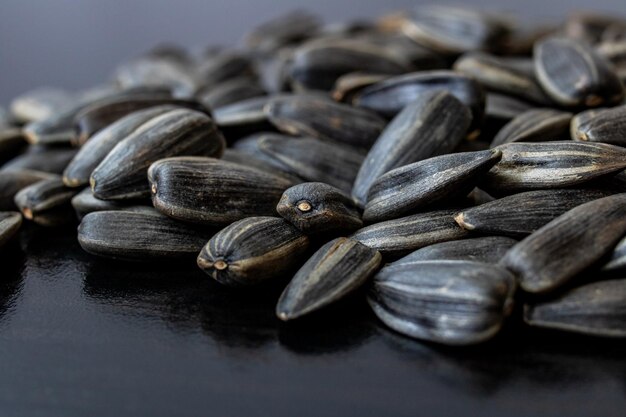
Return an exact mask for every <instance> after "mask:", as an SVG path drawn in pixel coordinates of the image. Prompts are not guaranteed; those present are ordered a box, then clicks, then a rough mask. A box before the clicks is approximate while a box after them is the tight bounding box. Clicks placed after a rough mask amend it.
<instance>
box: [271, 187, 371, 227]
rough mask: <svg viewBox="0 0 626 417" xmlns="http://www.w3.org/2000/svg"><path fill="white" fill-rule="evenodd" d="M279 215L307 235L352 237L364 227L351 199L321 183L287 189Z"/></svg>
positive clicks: (280, 203)
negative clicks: (350, 234) (349, 235)
mask: <svg viewBox="0 0 626 417" xmlns="http://www.w3.org/2000/svg"><path fill="white" fill-rule="evenodd" d="M276 211H277V212H278V214H280V215H281V216H282V217H284V218H285V219H286V220H288V221H289V222H290V223H291V224H293V225H294V226H296V227H297V228H298V229H300V230H301V231H302V232H304V233H307V234H337V233H343V232H345V233H350V232H353V231H355V230H357V229H359V228H361V227H363V221H362V220H361V213H360V212H359V210H358V208H357V207H356V205H355V204H354V202H353V201H352V199H351V198H350V196H348V195H347V194H344V193H343V192H342V191H341V190H339V189H337V188H335V187H333V186H331V185H328V184H324V183H321V182H308V183H303V184H298V185H294V186H293V187H291V188H289V189H287V190H286V191H285V192H284V193H283V196H282V197H281V199H280V201H279V203H278V206H276Z"/></svg>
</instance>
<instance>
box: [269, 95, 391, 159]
mask: <svg viewBox="0 0 626 417" xmlns="http://www.w3.org/2000/svg"><path fill="white" fill-rule="evenodd" d="M265 111H266V112H267V115H268V118H269V120H270V121H271V122H272V123H273V124H274V126H276V127H277V128H278V129H279V130H281V131H283V132H286V133H289V134H292V135H303V136H312V137H315V138H319V139H323V140H328V141H332V142H336V143H337V142H338V143H343V144H346V145H351V146H355V147H359V148H364V149H369V148H370V147H371V146H372V144H373V143H374V142H375V141H376V138H378V136H379V135H380V132H381V131H382V130H383V129H384V127H385V124H386V122H385V120H383V119H382V118H380V117H379V116H377V115H376V114H373V113H371V112H369V111H367V110H364V109H359V108H354V107H352V106H348V105H345V104H340V103H334V102H333V101H331V100H328V99H322V98H316V97H312V96H305V97H300V96H298V95H294V96H291V97H283V98H274V99H272V100H270V101H269V103H268V104H267V107H266V108H265Z"/></svg>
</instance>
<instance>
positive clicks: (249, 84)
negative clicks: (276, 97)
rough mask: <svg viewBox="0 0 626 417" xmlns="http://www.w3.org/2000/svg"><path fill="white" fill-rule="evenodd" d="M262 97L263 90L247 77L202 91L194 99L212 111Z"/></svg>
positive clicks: (224, 82) (223, 82) (231, 80)
mask: <svg viewBox="0 0 626 417" xmlns="http://www.w3.org/2000/svg"><path fill="white" fill-rule="evenodd" d="M264 95H265V90H264V89H263V87H261V86H260V85H259V84H258V83H257V82H255V81H253V80H250V78H247V77H239V78H233V79H230V80H226V81H222V82H221V83H219V84H216V85H215V86H212V87H210V88H208V89H205V90H202V91H200V92H198V93H197V94H196V98H197V99H198V101H200V103H202V104H203V105H204V106H205V107H206V108H209V109H214V108H218V107H222V106H227V105H229V104H233V103H238V102H240V101H242V100H246V99H249V98H254V97H259V96H264Z"/></svg>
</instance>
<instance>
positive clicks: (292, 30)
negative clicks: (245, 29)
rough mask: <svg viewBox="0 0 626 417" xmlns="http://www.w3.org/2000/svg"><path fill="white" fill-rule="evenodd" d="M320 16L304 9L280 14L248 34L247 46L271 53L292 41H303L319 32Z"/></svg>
mask: <svg viewBox="0 0 626 417" xmlns="http://www.w3.org/2000/svg"><path fill="white" fill-rule="evenodd" d="M319 29H320V21H319V18H318V17H317V16H315V15H312V14H310V13H307V12H303V11H299V10H298V11H293V12H289V13H287V14H284V15H280V16H278V17H276V18H274V19H272V20H270V21H268V22H266V23H263V24H262V25H260V26H257V27H255V28H254V29H253V30H252V31H250V32H249V33H248V34H246V36H245V38H244V42H245V44H246V46H247V47H249V48H250V49H253V50H257V51H260V52H261V53H271V52H274V51H276V50H277V49H279V48H281V47H283V46H285V45H289V44H292V43H298V42H301V41H303V40H305V39H307V38H309V37H311V36H313V35H315V34H316V33H317V31H318V30H319Z"/></svg>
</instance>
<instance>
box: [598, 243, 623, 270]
mask: <svg viewBox="0 0 626 417" xmlns="http://www.w3.org/2000/svg"><path fill="white" fill-rule="evenodd" d="M624 267H626V238H623V239H622V240H620V241H619V243H618V244H617V246H615V249H613V253H612V254H611V257H610V258H609V260H608V261H607V263H606V264H604V266H603V267H602V269H603V270H604V271H614V270H618V269H623V268H624Z"/></svg>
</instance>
